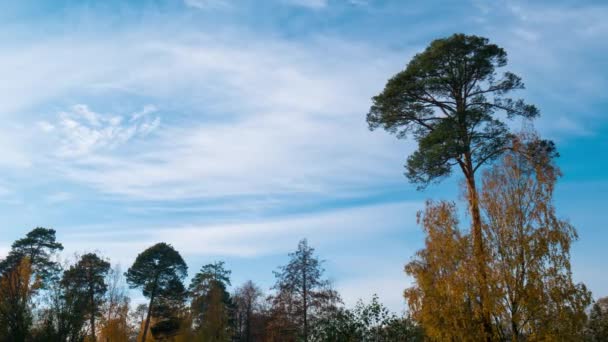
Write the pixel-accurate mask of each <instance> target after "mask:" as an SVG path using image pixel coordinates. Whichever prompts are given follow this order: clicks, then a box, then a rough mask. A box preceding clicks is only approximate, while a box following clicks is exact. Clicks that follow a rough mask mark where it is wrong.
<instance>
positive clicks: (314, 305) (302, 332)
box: [272, 239, 340, 341]
mask: <svg viewBox="0 0 608 342" xmlns="http://www.w3.org/2000/svg"><path fill="white" fill-rule="evenodd" d="M314 251H315V250H314V248H312V247H310V246H308V241H307V240H306V239H303V240H301V241H300V242H299V243H298V249H297V250H296V251H295V252H293V253H290V254H289V256H290V258H291V259H290V261H289V263H288V264H287V265H285V266H282V267H280V268H279V271H277V272H274V274H275V277H276V284H275V285H274V289H275V290H277V292H278V293H277V294H276V295H275V296H273V297H272V300H273V305H274V306H276V307H280V308H281V310H280V311H286V314H287V315H288V319H289V320H291V321H292V322H293V323H295V325H296V326H297V328H298V335H299V336H300V338H301V339H303V340H304V341H308V336H309V328H310V322H311V320H312V319H314V318H316V316H317V315H319V314H320V313H322V312H323V311H324V310H327V309H332V308H333V307H334V306H335V304H336V303H337V302H339V301H340V299H339V296H338V294H337V293H336V292H335V291H333V290H331V289H330V287H329V281H327V280H325V279H323V273H324V272H325V270H324V269H323V267H322V261H321V260H319V259H318V258H317V257H316V256H315V255H314Z"/></svg>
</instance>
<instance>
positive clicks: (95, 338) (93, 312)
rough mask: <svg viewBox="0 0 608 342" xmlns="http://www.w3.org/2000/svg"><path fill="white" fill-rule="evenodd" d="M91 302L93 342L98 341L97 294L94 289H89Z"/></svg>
mask: <svg viewBox="0 0 608 342" xmlns="http://www.w3.org/2000/svg"><path fill="white" fill-rule="evenodd" d="M89 297H90V298H89V300H90V301H91V319H90V320H91V338H92V339H93V342H95V341H97V336H96V335H95V311H97V310H96V309H95V294H94V292H93V289H92V288H90V287H89Z"/></svg>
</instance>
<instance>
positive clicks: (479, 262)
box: [465, 155, 493, 341]
mask: <svg viewBox="0 0 608 342" xmlns="http://www.w3.org/2000/svg"><path fill="white" fill-rule="evenodd" d="M466 163H467V168H468V170H466V171H465V177H466V179H467V190H468V197H469V208H470V211H471V219H472V223H473V255H474V257H475V265H476V267H477V274H478V280H477V281H478V286H479V309H480V311H481V319H482V324H483V330H484V333H485V335H486V336H485V340H486V341H492V336H493V331H492V319H491V317H490V312H489V310H488V275H487V271H486V257H485V251H484V241H483V234H482V223H481V212H480V210H479V195H478V194H477V187H476V184H475V175H474V174H473V172H472V170H473V167H472V161H471V158H470V156H468V155H467V157H466Z"/></svg>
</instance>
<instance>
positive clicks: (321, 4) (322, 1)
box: [284, 0, 328, 9]
mask: <svg viewBox="0 0 608 342" xmlns="http://www.w3.org/2000/svg"><path fill="white" fill-rule="evenodd" d="M284 1H287V2H288V3H290V4H292V5H297V6H302V7H308V8H312V9H321V8H325V7H327V5H328V0H284Z"/></svg>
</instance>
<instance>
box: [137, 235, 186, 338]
mask: <svg viewBox="0 0 608 342" xmlns="http://www.w3.org/2000/svg"><path fill="white" fill-rule="evenodd" d="M187 272H188V266H186V263H185V262H184V259H182V256H181V255H180V254H179V253H178V252H177V251H176V250H175V249H173V247H172V246H171V245H169V244H166V243H164V242H160V243H157V244H156V245H154V246H152V247H150V248H148V249H146V250H145V251H143V252H141V253H140V254H139V255H138V256H137V258H136V259H135V262H134V263H133V265H132V266H131V267H130V268H129V269H128V270H127V272H126V273H125V276H126V278H127V283H128V284H129V286H130V287H131V288H141V289H142V293H143V295H144V296H146V297H148V298H150V303H149V305H148V314H147V315H146V323H145V325H144V328H143V329H144V330H143V336H142V340H143V341H145V340H146V336H147V334H148V327H149V326H150V318H151V315H152V314H153V313H155V314H156V315H162V316H163V318H164V317H167V316H171V309H173V308H174V307H175V305H177V304H179V305H181V303H183V300H184V299H185V298H184V295H185V288H184V285H183V282H182V281H183V279H184V278H185V277H186V275H187ZM155 300H156V302H155Z"/></svg>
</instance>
